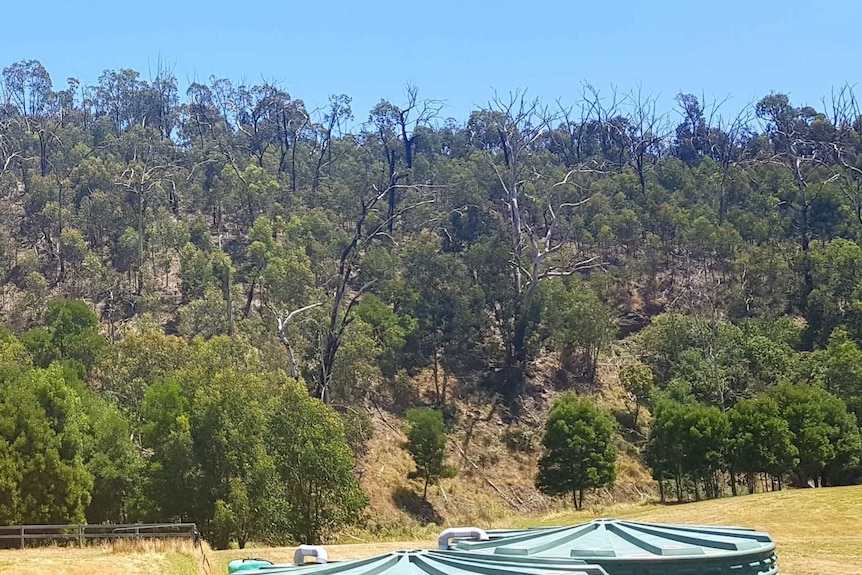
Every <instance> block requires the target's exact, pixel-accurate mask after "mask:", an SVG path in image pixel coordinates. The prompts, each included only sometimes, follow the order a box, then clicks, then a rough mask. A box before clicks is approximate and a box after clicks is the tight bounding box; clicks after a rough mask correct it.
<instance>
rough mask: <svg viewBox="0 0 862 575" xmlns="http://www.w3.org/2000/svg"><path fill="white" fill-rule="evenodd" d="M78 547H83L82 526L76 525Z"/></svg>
mask: <svg viewBox="0 0 862 575" xmlns="http://www.w3.org/2000/svg"><path fill="white" fill-rule="evenodd" d="M78 547H80V548H82V549H83V548H84V526H83V525H78Z"/></svg>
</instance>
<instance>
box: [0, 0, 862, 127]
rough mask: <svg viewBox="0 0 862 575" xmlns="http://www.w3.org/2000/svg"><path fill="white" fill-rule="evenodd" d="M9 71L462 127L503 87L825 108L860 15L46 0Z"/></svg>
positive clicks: (551, 5) (559, 0) (555, 1)
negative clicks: (424, 111) (412, 104)
mask: <svg viewBox="0 0 862 575" xmlns="http://www.w3.org/2000/svg"><path fill="white" fill-rule="evenodd" d="M3 12H4V21H5V25H4V26H3V33H2V35H0V56H2V58H0V64H2V65H4V66H5V65H8V64H9V63H11V62H14V61H17V60H21V59H29V58H34V59H37V60H40V61H41V62H42V63H43V64H44V65H45V66H46V68H47V69H48V71H49V72H50V73H51V75H52V77H53V79H54V83H55V86H62V85H63V84H64V83H65V78H66V77H68V76H76V77H78V78H80V79H81V80H82V81H84V82H86V83H94V82H95V81H96V79H97V78H98V76H99V74H100V73H101V71H102V70H104V69H108V68H134V69H137V70H138V71H140V72H141V73H142V75H144V76H145V77H146V76H147V75H148V74H149V72H148V71H149V70H153V71H154V70H155V68H156V66H157V64H158V63H159V61H161V62H163V63H166V64H167V65H168V66H169V67H170V68H172V69H173V71H174V73H175V75H176V76H177V77H178V78H179V79H180V82H181V84H183V85H185V84H186V83H187V81H189V80H194V79H199V80H206V79H207V78H208V77H209V76H210V75H211V74H215V75H217V76H221V77H228V78H231V79H233V80H242V79H245V80H247V81H249V82H255V81H258V80H260V79H261V78H266V79H269V80H277V81H280V83H281V84H282V86H283V87H284V88H285V89H286V90H287V91H288V92H290V93H291V95H292V96H293V97H299V98H303V99H304V100H305V101H306V103H307V104H308V105H309V107H314V106H315V105H322V104H324V103H325V102H326V99H327V96H328V94H330V93H346V94H348V95H350V96H351V97H352V98H353V110H354V114H355V116H356V118H357V120H360V121H362V120H365V119H366V117H367V112H368V110H369V109H370V108H371V106H373V105H374V104H375V103H376V102H377V101H379V100H380V99H381V98H387V99H390V100H391V101H393V102H394V103H398V102H399V101H400V98H401V96H402V94H403V87H404V85H405V83H407V82H410V83H413V84H416V85H418V86H419V88H420V90H421V93H422V94H423V95H424V96H425V97H428V98H434V99H441V100H445V101H446V108H445V109H444V112H443V113H444V115H446V116H453V117H456V118H458V119H465V118H466V116H467V114H468V113H469V111H470V110H471V109H474V108H475V107H477V106H480V105H482V104H484V103H486V102H487V101H488V99H489V98H490V97H491V96H492V95H493V93H494V90H498V91H501V92H507V91H509V90H512V89H515V88H527V89H528V90H529V93H530V94H532V95H535V96H540V97H542V98H544V99H546V100H555V99H557V98H561V99H562V100H563V101H566V102H570V103H572V102H575V101H576V100H577V99H578V94H579V92H580V90H581V86H582V83H583V82H584V81H589V82H590V83H591V84H593V85H595V86H596V87H598V88H600V89H602V90H603V91H605V92H607V91H609V89H610V88H611V87H612V86H616V87H617V88H618V89H619V90H620V91H623V92H625V91H628V90H631V89H633V88H636V87H638V86H639V87H641V89H642V91H643V92H646V93H652V94H656V95H659V96H660V97H661V101H662V102H664V104H665V107H668V108H669V107H670V106H672V103H673V97H674V95H675V94H677V93H678V92H680V91H685V92H691V93H695V94H698V95H700V94H701V93H704V94H706V95H707V97H708V98H711V97H713V96H715V97H719V98H720V99H723V98H724V97H726V96H731V98H732V99H731V100H730V103H729V106H730V107H739V106H742V105H744V104H745V103H746V102H748V101H752V100H755V99H757V98H759V97H761V96H763V95H765V94H767V93H768V92H769V91H771V90H776V91H783V92H786V93H789V94H790V95H791V98H792V100H793V101H794V102H795V103H798V104H802V103H809V104H817V103H819V100H820V98H821V96H824V95H828V93H829V91H830V90H831V88H832V87H833V86H840V85H842V84H844V83H848V82H849V83H851V84H854V83H856V82H857V81H858V80H859V76H860V72H859V71H860V67H859V63H860V61H862V34H860V32H859V31H858V30H859V28H858V26H859V23H860V22H862V2H860V1H859V0H832V1H830V2H828V3H826V2H824V3H823V5H822V7H821V6H820V5H818V3H816V2H812V1H810V0H809V1H807V2H802V1H800V0H783V1H776V0H760V1H758V0H748V1H742V0H724V1H722V2H716V1H711V2H710V1H707V0H701V1H698V0H686V1H682V0H654V1H647V0H640V1H634V0H619V1H617V2H596V1H591V2H584V1H580V0H568V1H566V0H521V1H513V0H495V1H478V0H461V1H452V0H436V1H431V2H416V1H412V2H411V1H404V0H402V1H398V2H395V1H390V0H376V1H375V0H369V1H365V2H362V1H359V0H357V1H355V2H350V1H347V0H324V1H320V0H317V1H315V0H310V1H305V2H295V1H291V0H283V1H281V2H279V1H274V0H256V1H254V2H251V1H245V2H243V1H237V0H232V1H230V2H227V1H223V0H212V1H210V2H202V1H199V0H173V1H166V0H150V1H148V2H147V1H140V2H122V1H117V0H114V1H107V0H79V1H74V0H40V1H38V2H23V1H16V2H9V3H7V5H6V6H4V10H3Z"/></svg>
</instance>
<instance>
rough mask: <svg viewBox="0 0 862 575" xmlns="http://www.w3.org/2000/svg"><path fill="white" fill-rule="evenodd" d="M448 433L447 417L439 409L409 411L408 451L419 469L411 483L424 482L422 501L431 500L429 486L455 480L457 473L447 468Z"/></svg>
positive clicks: (414, 472)
mask: <svg viewBox="0 0 862 575" xmlns="http://www.w3.org/2000/svg"><path fill="white" fill-rule="evenodd" d="M446 441H447V437H446V429H445V426H444V425H443V414H442V413H441V412H440V411H437V410H435V409H410V410H408V411H407V441H405V442H404V445H403V447H404V449H406V450H407V451H408V453H410V456H411V457H412V458H413V463H414V464H415V465H416V469H415V470H414V471H411V472H410V478H411V479H416V478H418V479H422V481H423V483H424V485H423V488H422V501H426V500H427V499H428V486H429V485H433V484H434V483H436V482H438V481H439V480H440V479H442V478H446V477H454V476H455V469H454V468H453V467H450V466H448V465H446Z"/></svg>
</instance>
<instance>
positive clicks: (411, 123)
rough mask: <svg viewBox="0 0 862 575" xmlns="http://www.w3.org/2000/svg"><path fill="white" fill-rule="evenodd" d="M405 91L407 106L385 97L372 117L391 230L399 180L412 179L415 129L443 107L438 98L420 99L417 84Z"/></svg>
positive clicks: (372, 113)
mask: <svg viewBox="0 0 862 575" xmlns="http://www.w3.org/2000/svg"><path fill="white" fill-rule="evenodd" d="M405 92H406V95H407V103H406V105H405V106H404V107H399V106H395V105H393V104H390V103H389V102H386V101H382V102H380V103H379V104H378V105H377V106H375V107H374V109H373V110H371V114H370V118H369V119H370V121H371V122H372V123H373V124H374V127H375V129H376V130H377V136H378V138H379V141H380V145H381V147H382V148H383V155H384V157H385V160H386V170H387V176H388V189H387V191H388V193H387V197H388V204H389V208H388V212H387V217H388V218H389V227H388V231H389V233H392V228H393V225H394V223H395V218H393V217H392V216H393V215H394V214H395V211H396V208H397V205H398V184H399V183H400V182H404V183H405V184H409V183H410V172H411V170H412V169H413V155H414V151H413V146H414V143H415V142H416V129H417V128H419V127H421V126H427V125H428V124H429V123H430V122H431V121H432V120H433V119H434V118H435V117H436V116H437V114H438V113H439V112H440V110H441V109H442V104H440V103H439V102H437V101H436V100H421V101H420V100H419V89H418V88H417V87H416V86H413V85H408V86H407V88H406V89H405ZM402 154H403V155H402ZM399 156H401V157H402V158H403V162H404V169H403V170H400V169H399V162H398V160H399Z"/></svg>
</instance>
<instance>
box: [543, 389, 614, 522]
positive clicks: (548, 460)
mask: <svg viewBox="0 0 862 575" xmlns="http://www.w3.org/2000/svg"><path fill="white" fill-rule="evenodd" d="M614 426H615V423H614V419H613V417H612V416H611V415H610V414H609V413H608V412H606V411H604V410H602V409H600V408H599V407H597V406H596V405H595V404H594V403H592V402H591V401H589V400H587V399H583V398H579V397H577V396H575V395H572V394H570V393H569V394H566V395H563V396H562V397H560V399H558V400H557V401H556V402H554V405H553V407H551V411H550V414H549V415H548V422H547V423H546V424H545V434H544V436H543V438H542V445H543V446H544V449H545V452H544V454H543V455H542V457H541V458H540V459H539V473H538V475H537V476H536V486H537V487H538V488H539V489H540V490H541V491H542V492H544V493H548V494H550V495H571V497H572V503H573V504H574V506H575V509H581V507H582V506H583V503H584V491H586V490H587V489H593V488H596V487H604V486H605V485H610V484H612V483H613V482H614V480H615V479H616V457H617V451H616V448H615V447H614V445H613V432H614Z"/></svg>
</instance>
